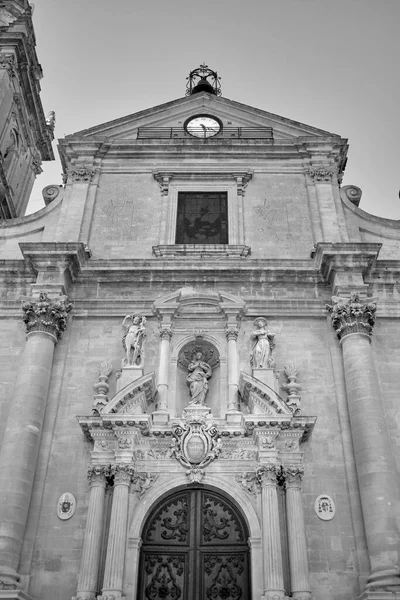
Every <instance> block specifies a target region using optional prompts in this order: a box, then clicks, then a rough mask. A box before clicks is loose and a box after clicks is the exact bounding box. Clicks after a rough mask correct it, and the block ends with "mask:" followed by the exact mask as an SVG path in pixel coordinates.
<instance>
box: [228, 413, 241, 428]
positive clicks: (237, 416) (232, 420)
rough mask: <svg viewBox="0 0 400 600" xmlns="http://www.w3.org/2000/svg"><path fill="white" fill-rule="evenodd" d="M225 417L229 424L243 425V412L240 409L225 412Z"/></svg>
mask: <svg viewBox="0 0 400 600" xmlns="http://www.w3.org/2000/svg"><path fill="white" fill-rule="evenodd" d="M225 418H226V422H227V424H228V425H241V423H242V418H243V413H242V412H240V411H239V410H230V411H229V412H227V413H226V414H225Z"/></svg>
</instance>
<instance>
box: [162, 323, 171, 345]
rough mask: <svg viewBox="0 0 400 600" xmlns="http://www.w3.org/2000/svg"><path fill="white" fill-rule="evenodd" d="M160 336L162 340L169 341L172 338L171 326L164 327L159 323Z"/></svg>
mask: <svg viewBox="0 0 400 600" xmlns="http://www.w3.org/2000/svg"><path fill="white" fill-rule="evenodd" d="M160 338H161V339H162V340H167V342H170V341H171V339H172V329H171V327H169V326H168V327H166V326H162V325H160Z"/></svg>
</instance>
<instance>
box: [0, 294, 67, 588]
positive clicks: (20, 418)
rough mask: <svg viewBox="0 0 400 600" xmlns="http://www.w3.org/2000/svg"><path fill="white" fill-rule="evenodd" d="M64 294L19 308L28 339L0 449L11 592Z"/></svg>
mask: <svg viewBox="0 0 400 600" xmlns="http://www.w3.org/2000/svg"><path fill="white" fill-rule="evenodd" d="M69 308H70V307H69V305H68V302H67V298H66V297H65V296H58V297H57V298H55V299H50V298H49V297H48V296H47V294H44V293H41V294H40V295H39V297H38V298H37V299H31V300H29V301H26V302H24V303H23V305H22V310H23V313H24V314H23V321H24V323H25V325H26V330H27V337H26V344H25V349H24V352H23V354H22V356H21V358H20V368H19V372H18V377H17V381H16V385H15V389H14V393H13V395H12V398H11V406H10V412H9V415H8V418H7V425H6V429H5V433H4V438H3V443H2V446H1V450H0V582H3V586H6V588H10V589H12V588H16V587H17V585H18V581H19V576H18V574H17V570H18V565H19V560H20V553H21V548H22V543H23V538H24V532H25V527H26V520H27V516H28V509H29V503H30V500H31V494H32V487H33V482H34V477H35V471H36V465H37V459H38V453H39V446H40V440H41V436H42V428H43V420H44V414H45V410H46V403H47V394H48V390H49V384H50V377H51V370H52V363H53V354H54V346H55V344H56V342H57V340H58V338H59V337H60V335H61V333H62V331H64V329H65V327H66V324H67V318H68V311H69Z"/></svg>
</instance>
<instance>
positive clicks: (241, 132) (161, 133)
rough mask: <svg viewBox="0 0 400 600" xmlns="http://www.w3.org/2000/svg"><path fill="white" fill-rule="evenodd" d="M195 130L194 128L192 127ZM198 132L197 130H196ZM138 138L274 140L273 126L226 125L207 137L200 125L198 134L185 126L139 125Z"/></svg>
mask: <svg viewBox="0 0 400 600" xmlns="http://www.w3.org/2000/svg"><path fill="white" fill-rule="evenodd" d="M192 131H193V129H192ZM194 133H197V132H194ZM137 138H138V139H141V140H143V139H146V140H151V139H154V140H156V139H169V140H170V139H182V138H186V139H191V140H204V139H207V140H218V139H224V140H226V139H241V140H260V139H262V140H269V141H271V142H272V141H273V139H274V136H273V130H272V127H224V128H223V130H222V131H220V132H219V133H217V135H214V136H210V137H207V136H205V135H204V130H203V129H202V128H201V127H199V130H198V136H196V135H191V134H190V133H188V132H187V131H185V129H183V127H139V129H138V132H137Z"/></svg>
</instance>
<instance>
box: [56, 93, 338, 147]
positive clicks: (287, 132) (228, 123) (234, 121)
mask: <svg viewBox="0 0 400 600" xmlns="http://www.w3.org/2000/svg"><path fill="white" fill-rule="evenodd" d="M200 114H207V115H213V116H215V117H217V118H218V119H220V121H221V122H222V123H223V126H224V127H232V128H238V127H243V128H261V127H271V128H272V129H273V136H274V139H275V140H277V139H283V140H285V139H287V140H290V139H295V138H298V137H327V136H329V137H337V138H340V136H338V135H336V134H333V133H330V132H328V131H324V130H322V129H317V128H316V127H312V126H310V125H306V124H304V123H299V122H297V121H292V120H291V119H288V118H286V117H281V116H279V115H275V114H273V113H269V112H267V111H265V110H260V109H258V108H254V107H252V106H248V105H246V104H242V103H240V102H236V101H234V100H229V99H227V98H222V97H217V96H213V95H211V94H208V93H206V92H201V93H199V94H195V95H193V96H189V97H184V98H180V99H178V100H173V101H172V102H167V103H166V104H160V105H159V106H154V107H152V108H149V109H147V110H143V111H140V112H137V113H134V114H132V115H127V116H126V117H122V118H120V119H115V120H113V121H109V122H107V123H103V124H101V125H97V126H95V127H91V128H89V129H85V130H83V131H78V132H76V133H74V134H71V135H69V136H67V138H66V139H67V140H68V139H71V138H78V137H79V138H81V139H82V138H86V139H96V138H99V139H100V138H101V139H103V140H104V138H106V139H107V141H109V142H111V141H117V140H128V139H136V137H137V132H138V129H139V128H140V127H166V128H167V127H170V128H183V126H184V123H185V121H186V119H188V118H189V117H191V116H195V115H200Z"/></svg>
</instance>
